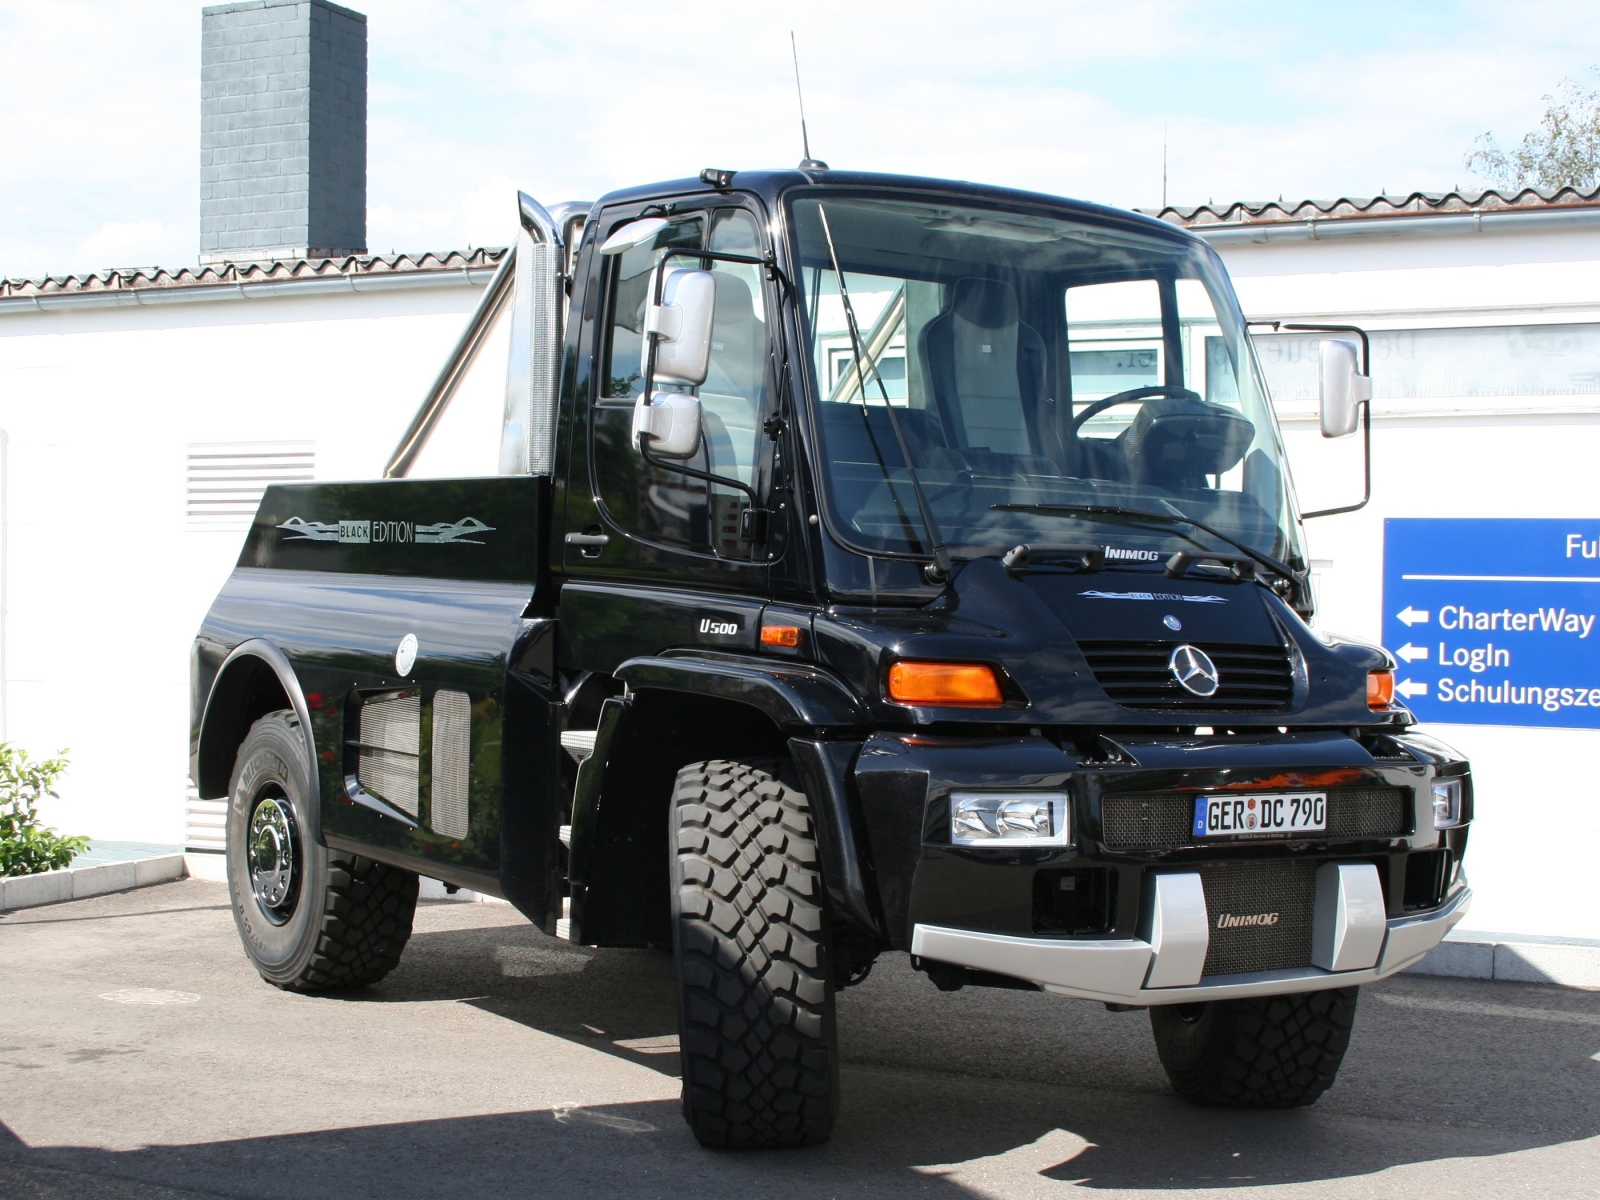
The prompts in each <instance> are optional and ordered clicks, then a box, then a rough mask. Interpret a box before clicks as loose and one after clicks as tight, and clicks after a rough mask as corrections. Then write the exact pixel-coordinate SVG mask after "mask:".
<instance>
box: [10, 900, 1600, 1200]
mask: <svg viewBox="0 0 1600 1200" xmlns="http://www.w3.org/2000/svg"><path fill="white" fill-rule="evenodd" d="M839 1025H840V1030H841V1039H842V1042H843V1053H844V1064H845V1065H844V1068H843V1071H842V1081H843V1088H844V1101H843V1109H842V1111H841V1113H840V1117H839V1121H838V1125H837V1128H836V1131H835V1133H834V1136H833V1139H832V1141H831V1142H829V1143H828V1144H827V1145H826V1146H822V1147H817V1148H814V1149H809V1150H795V1151H782V1152H776V1153H773V1152H767V1153H757V1152H741V1153H725V1152H724V1153H718V1152H711V1151H706V1150H702V1149H701V1148H700V1147H699V1146H697V1145H696V1144H695V1142H694V1140H693V1138H692V1137H691V1136H690V1134H689V1132H688V1129H687V1127H686V1126H685V1125H684V1124H683V1121H682V1119H681V1117H680V1115H679V1111H678V1080H677V1069H678V1061H677V1054H676V1050H675V1047H676V1039H675V1037H674V1034H675V1031H676V1022H675V1018H674V1015H673V1000H672V984H671V962H670V957H669V956H668V955H666V954H663V953H660V952H658V951H650V950H585V949H580V948H575V947H571V946H568V945H566V944H565V943H563V942H558V941H556V940H554V939H552V938H548V937H545V936H544V935H543V934H541V933H538V932H536V931H535V930H534V929H533V928H532V927H531V926H529V925H528V924H527V923H526V922H525V921H524V920H522V918H521V917H519V916H518V915H517V914H516V913H515V912H514V911H513V910H511V909H510V908H508V907H505V906H501V905H485V904H454V903H446V902H438V903H426V902H425V903H424V904H423V905H422V906H421V907H420V908H419V910H418V913H417V921H416V933H415V934H414V935H413V937H412V940H411V944H410V946H409V947H408V948H407V950H406V954H405V958H404V960H403V962H402V963H401V966H400V968H399V970H397V971H396V972H395V973H394V974H393V975H391V976H390V977H389V978H388V979H386V980H385V981H383V982H382V983H381V984H379V985H378V986H376V987H374V988H370V989H368V990H366V991H364V992H361V993H359V994H356V995H352V996H347V997H340V998H333V997H312V996H299V995H292V994H290V993H286V992H280V991H278V990H277V989H275V988H273V987H270V986H268V985H267V984H265V983H263V982H262V981H261V980H260V978H259V977H258V976H257V975H256V973H255V971H254V970H253V969H252V968H251V967H250V965H249V963H248V962H247V961H246V960H245V957H244V953H243V951H242V950H241V949H240V948H239V944H238V940H237V936H236V934H235V932H234V928H233V921H232V918H231V916H230V914H229V911H228V907H227V894H226V889H225V888H224V887H223V886H222V885H220V884H212V883H204V882H200V881H197V880H185V881H182V882H177V883H171V884H165V885H162V886H159V887H154V888H147V889H144V890H141V891H137V892H132V893H126V894H123V895H118V896H104V897H98V898H96V899H93V900H84V901H78V902H76V903H71V904H62V905H56V906H53V907H50V908H45V909H32V910H24V911H19V912H16V913H12V914H10V915H7V916H0V1196H4V1197H8V1198H9V1197H26V1198H30V1200H33V1198H38V1200H43V1198H46V1197H48V1198H50V1200H56V1198H57V1197H60V1198H66V1197H71V1198H72V1200H99V1198H101V1197H115V1198H117V1200H124V1198H126V1200H178V1198H179V1197H186V1198H193V1197H209V1196H215V1197H230V1198H231V1197H239V1198H246V1197H248V1198H252V1200H253V1198H260V1200H282V1198H286V1197H293V1198H294V1200H323V1198H327V1200H335V1198H337V1200H356V1198H361V1197H384V1198H386V1200H387V1198H389V1197H396V1198H407V1200H409V1198H411V1197H415V1198H417V1200H446V1198H455V1197H460V1198H461V1200H499V1198H502V1197H505V1198H511V1197H517V1198H519V1200H520V1198H524V1197H546V1196H549V1197H561V1198H562V1200H580V1198H585V1197H646V1196H662V1197H694V1200H716V1198H720V1197H729V1198H730V1200H731V1198H738V1200H752V1198H757V1197H760V1198H765V1197H788V1196H794V1197H806V1198H811V1197H844V1196H874V1197H876V1196H919V1197H934V1198H943V1197H951V1198H956V1197H1043V1198H1052V1197H1064V1196H1066V1195H1068V1194H1069V1193H1078V1192H1092V1193H1095V1194H1098V1195H1106V1196H1113V1195H1158V1196H1162V1197H1173V1198H1174V1200H1175V1198H1176V1197H1178V1196H1182V1195H1186V1194H1191V1193H1192V1194H1195V1195H1205V1196H1209V1197H1216V1196H1217V1195H1218V1194H1219V1193H1224V1194H1226V1193H1233V1192H1235V1191H1237V1192H1240V1193H1245V1192H1248V1195H1249V1196H1250V1198H1251V1200H1255V1198H1256V1197H1261V1196H1268V1197H1278V1196H1285V1197H1289V1196H1293V1197H1300V1196H1304V1197H1316V1198H1317V1200H1323V1198H1327V1197H1346V1196H1349V1197H1361V1198H1362V1200H1369V1198H1375V1197H1391V1196H1392V1197H1397V1198H1398V1197H1405V1198H1406V1200H1419V1198H1427V1197H1435V1196H1437V1197H1444V1196H1449V1197H1479V1196H1482V1197H1496V1198H1499V1197H1513V1196H1540V1197H1545V1196H1561V1197H1566V1196H1600V993H1591V992H1579V991H1572V990H1567V989H1561V988H1555V987H1548V986H1540V985H1532V984H1512V983H1489V982H1478V981H1465V980H1448V979H1437V978H1430V977H1421V976H1402V977H1399V978H1396V979H1392V980H1390V981H1387V982H1385V983H1383V984H1380V985H1378V986H1375V987H1370V988H1367V989H1365V990H1364V991H1363V993H1362V997H1361V1007H1360V1011H1359V1013H1358V1015H1357V1018H1356V1032H1355V1038H1354V1042H1353V1044H1352V1046H1351V1050H1350V1053H1349V1056H1348V1057H1347V1058H1346V1060H1345V1066H1344V1070H1343V1072H1342V1074H1341V1075H1340V1078H1339V1082H1338V1083H1337V1084H1336V1085H1335V1086H1334V1087H1333V1089H1332V1090H1331V1091H1329V1092H1328V1094H1327V1095H1326V1096H1324V1097H1323V1099H1322V1100H1321V1101H1320V1102H1319V1103H1318V1104H1317V1105H1316V1106H1315V1107H1313V1108H1310V1109H1306V1110H1300V1111H1294V1112H1264V1113H1263V1112H1234V1111H1225V1110H1206V1109H1197V1108H1192V1107H1189V1106H1188V1105H1186V1104H1184V1103H1183V1102H1181V1101H1179V1100H1178V1099H1176V1098H1175V1097H1174V1096H1173V1095H1172V1094H1171V1092H1170V1091H1169V1090H1168V1089H1167V1086H1166V1079H1165V1077H1164V1076H1163V1074H1162V1072H1161V1067H1160V1064H1159V1063H1158V1062H1157V1060H1156V1056H1155V1051H1154V1048H1153V1045H1152V1043H1151V1039H1150V1030H1149V1023H1148V1018H1147V1016H1146V1014H1144V1013H1138V1012H1133V1013H1112V1012H1107V1011H1106V1010H1105V1009H1104V1008H1103V1007H1101V1006H1099V1005H1094V1004H1088V1003H1084V1002H1081V1001H1071V1000H1061V999H1058V998H1054V997H1050V996H1046V995H1040V994H1036V993H1025V992H1006V991H994V990H989V989H972V988H969V989H967V990H965V991H962V992H959V993H954V994H945V993H941V992H939V991H937V990H936V989H935V988H934V987H933V985H932V984H931V983H929V982H928V981H927V980H926V979H925V978H924V977H923V976H921V975H918V974H916V973H914V972H913V971H912V970H911V969H910V966H909V963H908V961H907V959H906V957H905V956H904V955H889V956H885V957H884V958H883V959H882V960H880V962H879V964H878V966H877V967H876V969H875V970H874V971H873V973H872V975H871V977H870V978H869V979H868V980H867V981H866V982H865V983H863V984H861V985H860V986H858V987H855V988H852V989H850V990H848V991H846V992H844V993H843V994H842V995H841V996H840V999H839Z"/></svg>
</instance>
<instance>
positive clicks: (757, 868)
mask: <svg viewBox="0 0 1600 1200" xmlns="http://www.w3.org/2000/svg"><path fill="white" fill-rule="evenodd" d="M778 769H779V764H778V763H777V762H775V761H762V762H729V761H722V760H717V761H712V762H704V763H694V764H692V765H690V766H687V767H685V768H684V769H683V770H682V771H680V772H678V779H677V784H676V786H675V788H674V790H673V798H672V801H673V802H672V819H671V839H670V842H671V844H670V853H671V871H672V916H673V943H672V944H673V956H674V964H675V968H676V973H677V983H678V1037H679V1046H680V1057H681V1061H682V1065H683V1114H684V1117H685V1119H686V1120H687V1121H688V1122H689V1127H690V1128H691V1129H692V1130H693V1131H694V1135H695V1137H696V1138H698V1139H699V1141H700V1143H701V1145H704V1146H711V1147H719V1148H742V1147H771V1146H802V1145H815V1144H817V1143H819V1142H823V1141H826V1140H827V1138H828V1134H829V1132H830V1131H831V1130H832V1128H833V1118H834V1112H835V1109H836V1107H837V1097H838V1094H839V1067H838V1056H837V1050H836V1037H835V1027H834V996H833V979H832V974H831V964H830V961H829V955H830V950H831V947H830V945H829V934H828V914H827V911H826V901H825V895H826V893H825V892H824V890H823V883H822V873H821V868H820V865H819V863H818V860H817V844H816V835H815V832H814V829H813V826H812V821H811V809H810V806H809V805H808V804H807V803H806V798H805V796H804V795H803V794H802V793H801V792H799V791H797V790H795V789H794V788H792V787H790V786H788V785H786V784H785V783H783V782H781V781H780V780H779V778H778Z"/></svg>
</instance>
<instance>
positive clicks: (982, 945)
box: [911, 887, 1472, 1005]
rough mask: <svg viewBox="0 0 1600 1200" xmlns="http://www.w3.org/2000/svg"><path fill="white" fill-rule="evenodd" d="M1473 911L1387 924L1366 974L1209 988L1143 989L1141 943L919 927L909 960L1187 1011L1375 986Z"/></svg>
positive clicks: (1447, 906)
mask: <svg viewBox="0 0 1600 1200" xmlns="http://www.w3.org/2000/svg"><path fill="white" fill-rule="evenodd" d="M1471 905H1472V889H1471V888H1469V887H1463V888H1462V889H1461V890H1460V891H1459V892H1457V893H1456V894H1455V895H1454V896H1452V897H1451V898H1450V899H1449V900H1447V901H1446V902H1445V903H1444V904H1443V905H1441V906H1440V907H1439V908H1436V909H1434V910H1433V911H1432V912H1427V913H1419V914H1418V915H1416V916H1414V917H1396V918H1395V919H1394V920H1392V921H1388V922H1387V923H1386V928H1385V931H1384V938H1383V949H1382V951H1381V952H1380V953H1379V955H1378V960H1377V964H1376V965H1375V966H1372V967H1368V968H1366V969H1364V970H1358V971H1324V970H1322V969H1321V968H1319V967H1300V968H1296V969H1295V970H1291V971H1260V972H1254V973H1251V974H1246V975H1212V976H1210V977H1209V981H1208V980H1207V979H1202V980H1201V981H1200V982H1199V983H1198V984H1196V985H1194V986H1192V987H1158V988H1148V987H1145V986H1144V983H1145V978H1146V976H1147V975H1148V974H1149V973H1150V964H1151V959H1152V957H1153V956H1154V949H1153V948H1152V947H1151V945H1150V943H1149V942H1147V941H1144V940H1143V939H1141V938H1125V939H1107V940H1101V941H1074V940H1068V939H1065V938H1037V937H1017V936H1014V935H1011V934H1004V933H977V932H974V931H972V930H968V929H947V928H944V927H942V926H938V925H918V926H917V927H916V929H915V930H914V931H913V933H912V936H911V953H912V954H915V955H916V956H918V957H919V958H931V959H935V960H937V961H939V962H947V963H954V964H956V965H957V966H962V967H972V968H974V969H975V970H979V971H993V972H994V973H995V974H997V975H1010V976H1012V977H1013V978H1015V979H1026V980H1028V981H1029V982H1031V983H1036V984H1038V985H1039V986H1040V987H1042V988H1043V989H1044V990H1045V991H1047V992H1054V993H1055V994H1056V995H1059V996H1075V997H1078V998H1080V999H1084V1000H1106V1001H1110V1002H1112V1003H1115V1004H1138V1005H1147V1004H1192V1003H1194V1002H1196V1001H1201V1000H1231V999H1235V998H1237V997H1242V996H1276V995H1283V994H1286V993H1289V992H1316V991H1321V990H1322V989H1324V988H1336V987H1356V986H1359V985H1361V984H1364V983H1375V982H1376V981H1377V980H1379V979H1383V978H1384V977H1386V976H1389V975H1393V974H1394V973H1395V972H1396V971H1403V970H1404V969H1405V968H1406V967H1409V966H1411V965H1412V964H1413V963H1415V962H1417V961H1418V960H1419V959H1421V958H1422V956H1423V955H1425V954H1426V953H1428V951H1430V950H1432V949H1433V948H1434V947H1435V946H1437V945H1438V944H1439V942H1440V941H1441V940H1442V939H1443V938H1444V935H1445V934H1447V933H1449V932H1450V930H1451V929H1452V928H1453V927H1454V926H1455V924H1456V922H1458V921H1460V920H1461V918H1462V917H1464V916H1466V915H1467V909H1468V908H1469V907H1471Z"/></svg>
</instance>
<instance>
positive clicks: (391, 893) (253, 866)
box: [227, 709, 417, 992]
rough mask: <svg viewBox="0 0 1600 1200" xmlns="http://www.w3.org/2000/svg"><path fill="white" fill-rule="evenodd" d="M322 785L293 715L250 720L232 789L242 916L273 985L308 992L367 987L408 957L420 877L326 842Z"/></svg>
mask: <svg viewBox="0 0 1600 1200" xmlns="http://www.w3.org/2000/svg"><path fill="white" fill-rule="evenodd" d="M315 786H316V785H315V781H314V780H313V779H311V778H310V771H309V767H308V766H307V762H306V750H305V735H304V734H303V732H302V731H301V729H300V722H299V720H298V719H297V718H296V717H295V715H294V713H292V712H290V711H288V710H287V709H285V710H283V711H280V712H274V713H268V714H267V715H266V716H264V717H262V718H261V719H260V720H259V721H257V722H256V723H255V724H254V725H252V726H251V727H250V732H249V734H247V735H246V737H245V740H244V744H243V745H241V746H240V747H239V754H238V757H237V758H236V759H235V761H234V768H233V780H232V782H231V784H230V786H229V789H228V819H227V858H228V891H229V893H230V896H231V898H232V901H233V919H234V924H235V925H237V926H238V928H239V937H240V940H241V941H243V942H244V949H245V953H246V954H248V955H249V956H250V961H251V962H253V963H254V964H255V968H256V970H257V971H259V972H260V973H261V977H262V978H263V979H265V980H266V981H267V982H268V983H272V984H276V985H277V986H278V987H281V988H287V989H289V990H291V991H299V992H315V991H335V990H340V989H344V988H358V987H364V986H365V985H367V984H369V983H376V982H377V981H378V980H380V979H382V978H383V977H384V976H385V975H387V974H388V973H389V972H390V971H392V970H393V969H394V967H395V964H396V963H398V962H399V961H400V952H401V951H402V950H404V949H405V944H406V941H407V939H409V938H410V936H411V918H412V915H413V914H414V913H415V911H416V906H417V877H416V875H414V874H412V873H411V872H410V871H402V870H400V869H398V868H396V867H391V866H387V865H386V864H384V863H380V862H375V861H373V860H372V859H369V858H361V857H358V856H355V855H337V854H334V853H332V852H331V851H329V850H328V848H327V847H325V846H323V845H322V844H321V843H320V842H318V841H317V839H316V838H315V837H314V836H313V834H312V832H311V828H310V826H309V824H308V822H307V813H308V812H309V808H310V800H311V798H312V797H314V796H315V792H314V791H313V789H314V787H315Z"/></svg>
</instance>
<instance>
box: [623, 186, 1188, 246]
mask: <svg viewBox="0 0 1600 1200" xmlns="http://www.w3.org/2000/svg"><path fill="white" fill-rule="evenodd" d="M732 175H733V183H732V185H731V187H730V188H727V189H718V188H715V187H712V186H711V185H710V184H708V183H706V182H704V181H703V180H701V179H700V178H698V177H690V178H686V179H671V180H664V181H662V182H659V183H647V184H640V185H638V186H635V187H628V188H620V189H618V190H617V191H614V192H608V193H606V194H605V195H604V196H602V197H600V199H599V200H598V201H597V202H596V205H597V207H598V206H600V205H609V204H623V203H628V202H630V201H638V200H649V199H651V198H652V197H658V196H684V195H692V194H696V193H702V194H707V195H715V194H717V193H718V192H719V191H736V192H750V193H754V194H756V195H758V196H760V197H761V198H762V199H763V200H766V201H769V202H771V203H776V202H777V201H778V200H779V198H780V197H781V196H782V195H783V194H784V193H785V192H788V191H791V190H793V189H796V188H804V187H813V186H815V187H829V188H886V189H895V190H898V191H907V192H937V193H940V194H943V195H946V196H952V197H959V198H963V199H972V200H982V201H988V202H990V203H994V202H997V201H998V202H1001V203H1012V204H1020V205H1026V206H1027V207H1030V208H1050V209H1054V210H1055V211H1057V212H1058V213H1061V214H1062V215H1076V216H1090V217H1094V218H1097V219H1099V220H1108V221H1116V222H1119V223H1122V224H1126V225H1134V226H1138V227H1139V228H1141V229H1144V230H1147V231H1150V232H1158V233H1161V234H1163V235H1165V236H1168V237H1172V238H1173V239H1174V240H1176V241H1193V242H1197V243H1199V244H1201V245H1205V242H1204V241H1203V240H1202V239H1200V238H1198V237H1196V236H1195V235H1193V234H1190V233H1188V232H1187V231H1186V230H1183V229H1180V228H1177V227H1175V226H1174V225H1173V224H1172V223H1171V222H1168V221H1161V220H1157V219H1156V218H1155V217H1150V216H1146V215H1145V214H1143V213H1140V212H1135V211H1133V210H1131V209H1126V208H1114V207H1112V206H1110V205H1106V204H1096V203H1094V202H1093V201H1089V200H1074V199H1071V198H1069V197H1066V196H1052V195H1049V194H1047V193H1044V192H1030V191H1025V190H1023V189H1021V188H1008V187H999V186H997V185H994V184H987V183H973V182H971V181H970V180H961V179H939V178H936V177H933V176H927V175H890V174H885V173H880V172H875V171H835V170H827V171H812V172H803V171H800V170H796V169H792V168H790V169H781V170H751V171H734V172H732Z"/></svg>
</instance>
